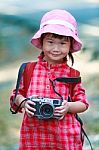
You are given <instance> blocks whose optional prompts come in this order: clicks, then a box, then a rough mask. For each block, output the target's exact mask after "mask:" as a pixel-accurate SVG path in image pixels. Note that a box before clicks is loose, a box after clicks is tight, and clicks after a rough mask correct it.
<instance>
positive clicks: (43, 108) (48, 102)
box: [30, 96, 62, 119]
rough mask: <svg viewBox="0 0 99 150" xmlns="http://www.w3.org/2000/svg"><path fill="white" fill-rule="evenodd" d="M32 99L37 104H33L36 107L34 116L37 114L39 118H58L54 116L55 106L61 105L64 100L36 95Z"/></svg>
mask: <svg viewBox="0 0 99 150" xmlns="http://www.w3.org/2000/svg"><path fill="white" fill-rule="evenodd" d="M30 100H31V101H33V102H35V104H36V105H35V106H33V107H34V108H35V109H36V111H35V112H34V116H37V117H38V118H39V119H50V118H58V117H54V116H53V114H54V108H55V107H59V106H61V104H62V100H59V99H51V98H41V97H37V98H35V97H34V96H32V97H31V98H30Z"/></svg>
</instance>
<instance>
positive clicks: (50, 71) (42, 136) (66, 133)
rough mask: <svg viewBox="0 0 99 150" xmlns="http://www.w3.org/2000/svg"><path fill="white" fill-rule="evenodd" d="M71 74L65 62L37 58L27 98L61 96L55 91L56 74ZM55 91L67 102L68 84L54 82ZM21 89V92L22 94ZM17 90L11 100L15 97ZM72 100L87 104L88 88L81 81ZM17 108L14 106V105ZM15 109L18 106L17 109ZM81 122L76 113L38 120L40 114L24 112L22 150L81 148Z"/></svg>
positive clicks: (21, 135)
mask: <svg viewBox="0 0 99 150" xmlns="http://www.w3.org/2000/svg"><path fill="white" fill-rule="evenodd" d="M64 76H67V77H70V67H69V66H68V65H67V64H66V63H63V64H57V65H50V67H49V66H48V63H47V62H44V61H38V62H37V64H36V66H35V69H34V71H33V76H32V79H31V82H30V86H29V89H28V92H27V97H29V96H32V95H38V96H41V97H49V98H58V99H60V97H59V96H58V95H57V94H55V92H54V91H53V87H52V83H51V82H50V80H49V79H51V80H53V79H55V78H57V77H64ZM23 85H24V84H23V80H22V81H21V85H20V90H19V94H22V93H23ZM55 87H56V91H57V92H58V93H60V94H61V95H62V96H63V99H64V100H66V101H67V99H68V93H69V85H68V84H66V83H60V82H57V81H56V82H55ZM21 91H22V93H21ZM13 95H14V92H13V93H12V95H11V99H10V101H12V99H13ZM72 101H81V102H83V103H85V104H86V106H87V107H88V101H87V99H86V95H85V90H84V89H83V88H82V85H81V83H78V84H76V85H75V87H74V89H73V94H72ZM14 107H15V106H14ZM14 109H15V108H14ZM80 133H81V128H80V123H79V122H78V121H77V120H76V118H75V116H74V114H69V113H68V114H66V115H65V117H64V119H62V120H60V121H59V120H57V119H54V118H53V119H49V120H39V119H38V118H37V117H32V118H30V117H28V116H27V114H26V113H25V114H24V118H23V122H22V126H21V131H20V145H19V150H43V149H44V150H82V143H81V134H80Z"/></svg>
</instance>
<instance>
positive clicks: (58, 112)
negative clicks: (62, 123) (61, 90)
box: [54, 100, 69, 120]
mask: <svg viewBox="0 0 99 150" xmlns="http://www.w3.org/2000/svg"><path fill="white" fill-rule="evenodd" d="M68 111H69V103H68V102H67V101H65V100H64V101H63V102H62V105H61V106H60V107H56V108H55V111H54V116H56V117H59V120H61V119H63V118H64V116H65V114H66V113H67V112H68Z"/></svg>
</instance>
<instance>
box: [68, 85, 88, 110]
mask: <svg viewBox="0 0 99 150" xmlns="http://www.w3.org/2000/svg"><path fill="white" fill-rule="evenodd" d="M71 97H72V101H74V102H75V101H80V102H82V103H84V104H85V105H86V107H87V108H88V106H89V103H88V100H87V96H86V93H85V89H84V88H83V87H82V83H78V84H75V85H74V86H73V87H72V93H71Z"/></svg>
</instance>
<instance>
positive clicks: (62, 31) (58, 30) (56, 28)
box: [31, 25, 82, 53]
mask: <svg viewBox="0 0 99 150" xmlns="http://www.w3.org/2000/svg"><path fill="white" fill-rule="evenodd" d="M43 33H55V34H58V35H63V36H70V37H72V38H73V39H74V42H73V47H72V49H71V50H70V51H71V52H72V53H73V52H76V51H79V50H80V49H81V47H82V42H81V40H80V39H79V38H78V36H77V35H75V34H74V32H73V31H72V30H71V29H69V28H67V27H65V26H63V25H46V26H44V27H43V28H42V29H39V30H38V32H37V33H36V34H35V35H34V36H33V37H32V40H31V43H32V44H33V45H34V46H36V47H37V48H40V49H41V48H42V45H41V43H40V37H41V35H42V34H43Z"/></svg>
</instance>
